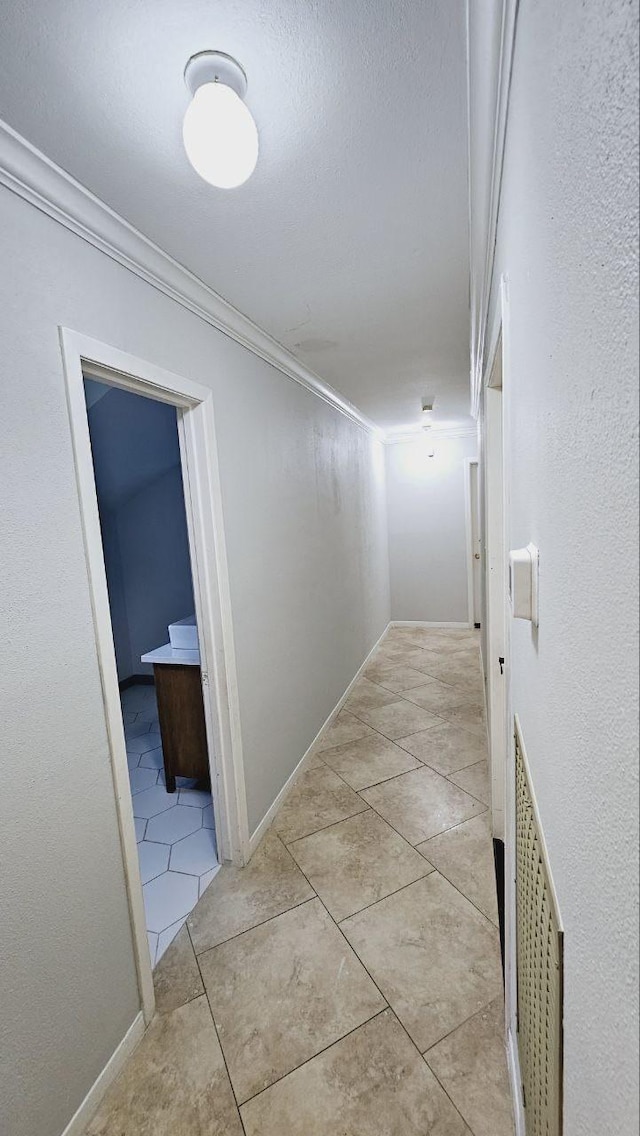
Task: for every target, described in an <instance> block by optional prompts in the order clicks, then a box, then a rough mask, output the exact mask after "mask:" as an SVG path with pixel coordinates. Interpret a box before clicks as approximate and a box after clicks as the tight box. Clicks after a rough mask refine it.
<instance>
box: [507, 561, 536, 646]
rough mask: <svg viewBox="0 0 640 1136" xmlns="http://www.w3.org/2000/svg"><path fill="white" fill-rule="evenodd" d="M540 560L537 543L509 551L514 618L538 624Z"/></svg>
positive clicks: (510, 588)
mask: <svg viewBox="0 0 640 1136" xmlns="http://www.w3.org/2000/svg"><path fill="white" fill-rule="evenodd" d="M538 561H539V553H538V549H537V548H536V546H535V544H528V545H527V547H526V548H515V549H512V550H511V552H510V553H509V598H510V600H511V610H512V612H513V617H514V619H528V620H530V621H531V623H533V624H534V626H535V627H537V626H538Z"/></svg>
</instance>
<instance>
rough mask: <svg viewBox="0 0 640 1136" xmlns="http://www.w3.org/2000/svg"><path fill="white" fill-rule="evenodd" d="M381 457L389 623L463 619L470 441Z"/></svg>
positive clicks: (419, 443)
mask: <svg viewBox="0 0 640 1136" xmlns="http://www.w3.org/2000/svg"><path fill="white" fill-rule="evenodd" d="M385 449H386V467H387V511H388V522H389V564H390V573H391V618H392V619H399V620H405V619H407V620H412V619H417V620H426V621H427V622H447V623H448V622H452V623H466V622H467V621H468V618H469V605H468V574H467V547H466V529H465V477H466V470H467V467H466V463H465V459H466V458H470V457H475V456H476V439H475V437H474V436H468V437H461V438H454V437H451V438H440V439H438V438H436V439H435V440H434V443H433V449H434V457H433V458H429V457H428V456H427V449H428V443H427V441H426V439H423V438H419V439H417V440H412V441H406V442H394V443H393V444H392V445H388V446H386V447H385Z"/></svg>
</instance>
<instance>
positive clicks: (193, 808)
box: [84, 377, 219, 966]
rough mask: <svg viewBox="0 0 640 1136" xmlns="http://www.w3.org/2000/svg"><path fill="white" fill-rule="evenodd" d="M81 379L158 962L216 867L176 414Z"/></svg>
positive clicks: (147, 900)
mask: <svg viewBox="0 0 640 1136" xmlns="http://www.w3.org/2000/svg"><path fill="white" fill-rule="evenodd" d="M84 385H85V401H86V405H87V417H88V423H89V435H90V439H91V450H92V455H93V465H94V473H95V483H96V494H97V499H98V511H99V515H100V527H101V532H102V544H103V552H104V561H105V569H106V577H107V588H108V593H109V607H110V611H111V625H112V631H113V643H114V649H115V658H116V666H117V671H118V683H119V687H120V700H121V706H122V719H123V726H124V736H125V743H126V750H127V765H128V769H129V783H130V787H131V800H132V807H133V816H134V824H135V830H136V841H137V849H138V861H139V865H140V875H141V880H142V891H143V897H144V907H145V916H146V926H147V936H148V941H149V952H150V956H151V964H152V966H155V965H156V964H157V963H158V962H159V960H160V958H161V957H162V955H163V954H164V952H165V951H166V949H167V947H168V946H169V944H170V943H171V941H172V940H173V939H174V937H175V936H176V935H177V933H178V931H179V930H180V928H181V926H182V925H183V923H184V922H185V920H186V918H187V916H188V915H189V913H190V912H191V911H192V909H193V908H194V907H195V904H196V903H197V902H198V899H199V898H200V896H201V895H202V893H203V891H204V890H205V888H206V887H207V886H208V885H209V884H210V882H211V880H212V879H213V877H214V876H215V874H216V872H217V870H218V868H219V864H218V858H217V850H216V836H215V826H214V814H213V802H212V797H211V785H210V773H209V757H208V751H207V738H206V731H205V719H204V708H203V700H202V686H201V680H200V656H199V649H198V629H197V624H196V617H195V614H194V609H195V604H194V598H193V578H192V569H191V560H190V553H189V538H188V530H187V518H186V510H185V499H184V486H183V480H182V468H181V460H180V446H179V439H178V422H177V411H176V408H175V407H174V406H170V405H168V404H166V403H162V402H158V401H156V400H154V399H150V398H146V397H144V396H143V395H139V394H135V393H133V392H131V391H128V390H123V389H121V388H119V387H116V386H112V385H110V384H107V383H103V382H99V381H98V380H97V379H94V378H89V377H85V380H84Z"/></svg>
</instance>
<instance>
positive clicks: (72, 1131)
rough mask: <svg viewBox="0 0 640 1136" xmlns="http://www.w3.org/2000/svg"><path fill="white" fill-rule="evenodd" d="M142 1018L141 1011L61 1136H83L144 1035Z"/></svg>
mask: <svg viewBox="0 0 640 1136" xmlns="http://www.w3.org/2000/svg"><path fill="white" fill-rule="evenodd" d="M144 1029H145V1026H144V1017H143V1015H142V1011H140V1013H139V1014H138V1015H137V1016H136V1017H135V1018H134V1020H133V1022H132V1024H131V1025H130V1026H129V1029H128V1030H127V1032H126V1034H125V1035H124V1037H123V1039H122V1041H121V1042H120V1044H119V1045H118V1047H117V1049H116V1050H115V1051H114V1052H113V1053H112V1054H111V1057H110V1058H109V1060H108V1061H107V1064H106V1065H105V1067H104V1069H103V1070H102V1072H101V1073H100V1075H99V1077H98V1078H97V1080H95V1081H94V1083H93V1085H92V1086H91V1088H90V1089H89V1092H88V1093H87V1095H86V1097H85V1098H84V1100H83V1101H82V1104H81V1105H80V1107H79V1109H78V1110H77V1112H75V1113H74V1115H73V1116H72V1117H71V1120H70V1121H69V1123H68V1124H67V1127H66V1128H65V1130H64V1132H63V1133H62V1136H83V1134H84V1131H85V1129H86V1127H87V1125H88V1124H89V1121H90V1120H91V1119H92V1117H93V1116H94V1115H95V1113H96V1112H97V1110H98V1106H99V1104H100V1102H101V1100H102V1098H103V1096H104V1094H105V1093H106V1091H107V1089H108V1088H109V1086H110V1085H111V1084H113V1082H114V1081H115V1079H116V1077H117V1076H118V1073H119V1072H120V1070H121V1069H122V1066H123V1065H124V1063H125V1061H126V1060H127V1058H128V1057H130V1055H131V1054H132V1053H133V1051H134V1049H135V1047H136V1045H137V1044H138V1042H139V1041H140V1039H141V1038H142V1035H143V1034H144Z"/></svg>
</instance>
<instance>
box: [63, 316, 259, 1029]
mask: <svg viewBox="0 0 640 1136" xmlns="http://www.w3.org/2000/svg"><path fill="white" fill-rule="evenodd" d="M59 333H60V344H61V348H62V360H63V367H64V376H65V382H66V393H67V404H68V409H69V420H70V425H71V439H72V444H73V454H74V462H75V470H76V480H77V485H78V496H79V502H80V514H81V520H82V530H83V537H84V546H85V554H86V558H87V570H88V576H89V588H90V593H91V604H92V609H93V621H94V628H95V636H96V647H97V652H98V664H99V668H100V677H101V682H102V694H103V701H104V707H105V718H106V726H107V734H108V739H109V750H110V755H111V768H112V775H113V784H114V791H115V798H116V809H117V816H118V827H119V832H120V843H121V847H122V856H123V861H124V873H125V880H126V886H127V895H128V901H129V911H130V916H131V925H132V933H133V943H134V952H135V959H136V967H137V972H138V984H139V989H140V1000H141V1005H142V1010H143V1014H144V1018H145V1021H146V1022H147V1023H148V1022H149V1021H150V1020H151V1018H152V1017H153V1013H154V1009H155V998H154V991H153V977H152V968H151V959H150V955H149V946H148V942H147V929H146V921H145V912H144V903H143V898H142V883H141V879H140V868H139V864H138V852H137V845H136V837H135V828H134V823H133V805H132V800H131V790H130V785H129V773H128V767H127V754H126V748H125V739H124V729H123V724H122V713H121V706H120V691H119V687H118V673H117V668H116V658H115V650H114V645H113V632H112V625H111V611H110V607H109V595H108V591H107V577H106V570H105V562H104V552H103V547H102V536H101V531H100V519H99V514H98V499H97V495H96V485H95V476H94V468H93V456H92V452H91V441H90V436H89V422H88V417H87V407H86V403H85V395H84V381H83V380H84V376H85V375H87V376H90V377H92V378H97V379H99V380H101V381H103V382H108V383H110V384H111V385H112V386H117V387H121V388H123V389H125V390H129V391H133V392H135V393H137V394H141V395H145V396H146V397H148V398H154V399H156V400H158V401H160V402H165V403H169V404H170V405H172V406H175V407H176V409H177V419H178V435H179V441H180V454H181V459H182V474H183V481H184V498H185V508H186V513H187V528H188V535H189V551H190V554H191V571H192V576H193V586H194V587H193V590H194V601H195V608H196V619H197V623H198V637H199V645H200V657H201V670H202V688H203V695H204V710H205V723H206V731H207V742H208V749H209V761H210V767H211V785H212V790H213V793H212V796H213V805H214V816H215V825H216V839H217V841H218V854H219V856H220V858H221V859H222V860H232V861H233V862H234V863H237V864H244V863H245V862H246V860H247V858H248V854H249V824H248V817H247V804H246V793H245V784H244V767H243V760H242V740H241V734H240V716H239V708H238V687H237V679H236V666H235V651H234V643H233V628H232V622H231V601H230V592H229V580H228V573H227V562H226V551H225V539H224V529H223V524H222V503H221V493H220V482H219V473H218V456H217V448H216V438H215V424H214V417H213V396H212V392H211V391H210V390H209V389H208V388H207V387H204V386H201V385H199V384H198V383H194V382H192V381H191V380H190V379H186V378H182V377H181V376H179V375H175V374H173V373H172V372H170V371H165V370H163V369H162V368H160V367H157V366H155V364H153V363H149V362H147V361H145V360H143V359H137V358H135V357H134V356H133V355H128V354H126V353H125V352H124V351H120V350H119V349H118V348H115V347H110V346H109V345H107V344H104V343H100V342H99V341H98V340H95V339H91V338H89V337H88V336H85V335H82V334H80V333H78V332H75V331H70V330H69V329H68V328H63V327H61V328H60V329H59Z"/></svg>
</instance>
